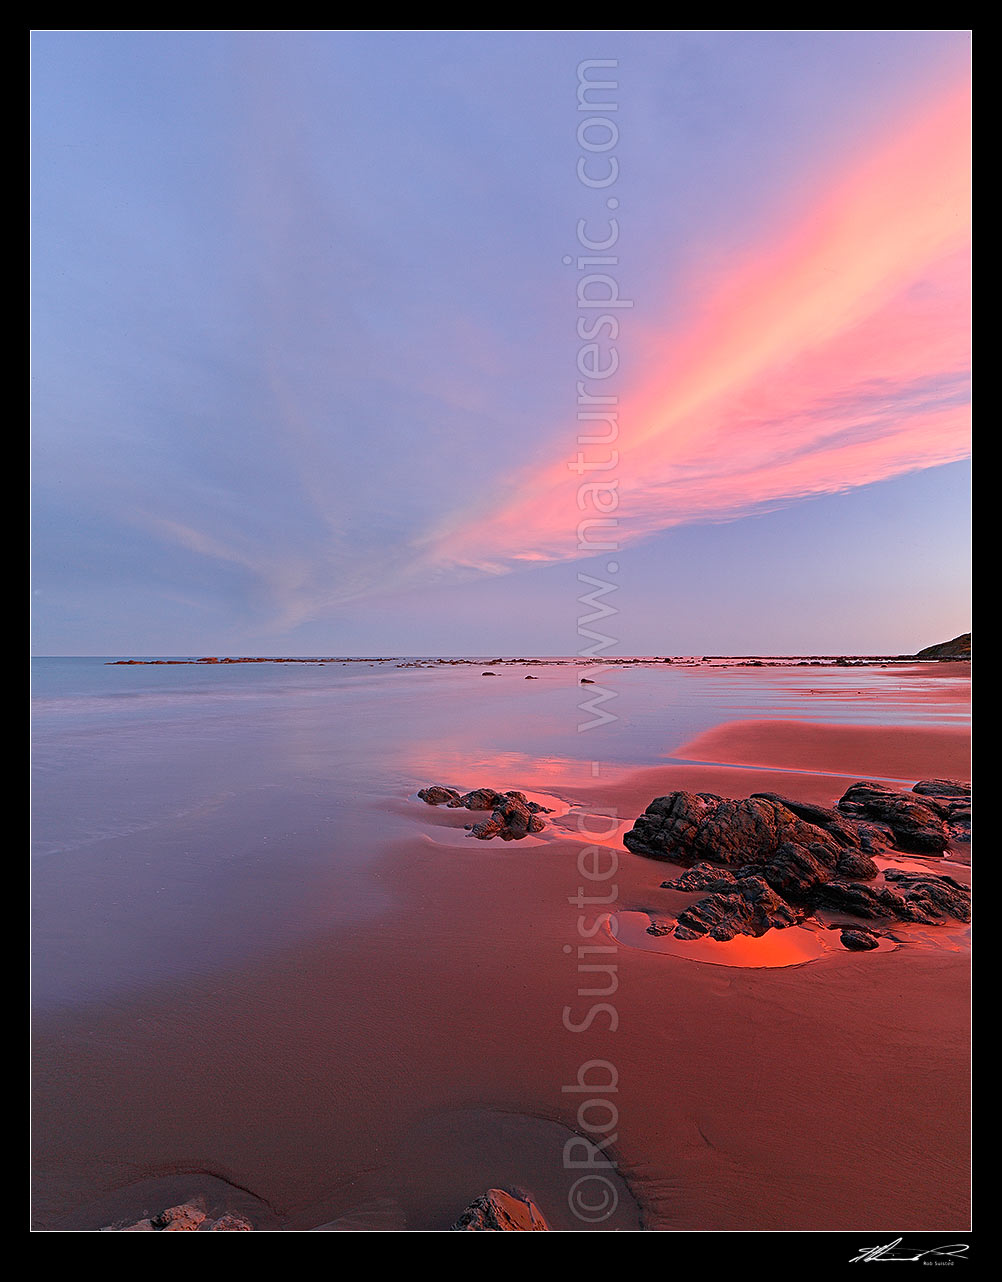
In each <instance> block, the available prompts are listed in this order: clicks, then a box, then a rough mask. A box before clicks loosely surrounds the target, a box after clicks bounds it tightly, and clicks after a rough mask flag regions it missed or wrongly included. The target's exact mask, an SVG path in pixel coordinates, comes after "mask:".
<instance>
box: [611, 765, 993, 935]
mask: <svg viewBox="0 0 1002 1282" xmlns="http://www.w3.org/2000/svg"><path fill="white" fill-rule="evenodd" d="M965 816H966V818H967V820H968V821H969V817H970V788H969V786H968V785H966V784H961V783H958V782H956V781H954V780H924V781H922V782H921V783H919V784H916V786H915V789H914V791H912V792H910V793H901V792H894V791H893V789H890V788H887V787H885V786H884V785H883V784H871V783H867V782H860V783H856V784H853V785H852V787H851V788H849V789H848V791H847V792H846V793H845V795H844V796H843V797H842V799H841V800H840V801H839V803H838V806H837V807H835V808H834V809H831V808H827V807H824V806H815V805H810V804H808V803H803V802H797V801H793V800H790V799H789V798H786V797H781V796H779V795H777V794H775V793H758V794H756V795H754V796H752V797H749V798H747V799H746V800H730V799H728V798H725V797H718V796H717V795H716V794H714V793H691V792H673V793H670V794H669V795H668V796H665V797H657V798H655V800H654V801H652V802H651V804H650V805H649V806H648V807H647V810H646V812H645V813H644V814H643V815H641V816H640V818H639V819H638V820H637V821H636V823H635V824H634V826H633V828H632V829H631V830H630V831H629V832H628V833H627V834H626V835H625V837H624V838H623V841H624V844H625V846H626V848H627V849H628V850H632V851H634V852H635V853H637V854H643V855H648V856H651V857H653V858H655V859H665V860H668V861H670V862H672V863H676V864H681V865H682V866H683V867H685V868H686V871H685V872H684V873H683V874H682V875H681V876H680V877H677V878H675V879H674V880H672V881H666V882H663V883H662V885H663V887H664V888H666V889H670V890H677V891H685V892H689V893H692V892H699V891H708V892H710V894H709V896H708V898H706V899H702V900H700V901H699V902H698V903H696V904H694V905H692V906H691V907H689V908H686V909H685V910H684V911H683V912H682V913H681V914H680V915H679V917H678V920H677V922H676V923H675V925H674V928H672V927H670V926H667V925H666V924H665V923H654V924H652V926H651V927H650V933H651V934H666V933H668V932H669V931H671V933H673V934H674V935H675V936H676V938H678V939H683V940H692V939H699V938H702V937H703V936H709V937H710V938H712V939H717V940H721V941H726V940H730V939H733V938H734V937H735V936H736V935H752V936H760V935H763V934H765V933H766V931H768V930H772V929H774V928H775V929H783V928H785V927H787V926H793V925H796V924H797V923H798V922H800V921H802V920H803V919H804V918H805V917H807V916H810V915H812V914H813V913H814V912H815V911H817V910H818V909H827V910H829V911H832V912H838V913H847V914H849V915H851V916H853V917H860V918H863V919H872V920H887V921H901V922H921V923H923V924H926V925H942V924H944V923H945V922H947V921H962V922H966V921H969V920H970V916H971V909H970V890H969V888H968V887H966V886H964V885H963V884H962V883H961V882H958V881H956V880H955V879H954V878H953V877H948V876H940V875H937V874H935V873H931V872H930V873H926V872H920V873H915V872H904V871H901V870H895V869H889V870H888V871H887V872H886V873H885V874H884V877H883V880H882V882H881V880H880V876H879V870H878V868H877V865H876V864H875V863H874V861H873V860H872V859H871V858H870V853H869V852H871V851H872V852H878V851H881V850H883V851H905V852H909V853H919V854H925V855H926V856H927V857H928V856H938V855H941V854H942V853H943V851H944V850H945V849H946V848H947V847H948V845H949V842H950V839H951V837H954V836H955V834H956V833H957V832H960V831H961V830H962V829H963V821H964V818H965ZM846 946H847V947H849V948H853V947H855V948H857V949H861V950H862V949H866V948H872V947H874V945H872V944H869V943H864V942H862V938H859V939H857V938H855V937H853V938H852V940H851V942H848V943H846Z"/></svg>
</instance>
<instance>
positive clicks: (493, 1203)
mask: <svg viewBox="0 0 1002 1282" xmlns="http://www.w3.org/2000/svg"><path fill="white" fill-rule="evenodd" d="M549 1228H550V1226H549V1225H548V1224H547V1223H546V1220H545V1219H544V1218H543V1213H542V1211H540V1209H539V1207H538V1206H537V1205H536V1204H535V1202H533V1200H532V1199H531V1198H529V1197H524V1198H523V1197H518V1196H516V1195H515V1194H514V1193H506V1192H505V1191H504V1189H488V1190H487V1192H486V1193H485V1194H484V1195H483V1197H478V1198H477V1200H476V1201H475V1202H471V1204H470V1205H469V1206H468V1207H467V1208H466V1210H465V1211H464V1212H463V1214H462V1215H461V1216H460V1217H459V1219H458V1220H457V1221H456V1223H455V1224H454V1225H453V1226H452V1232H453V1233H539V1232H548V1231H549Z"/></svg>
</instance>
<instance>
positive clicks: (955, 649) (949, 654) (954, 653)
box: [915, 632, 971, 659]
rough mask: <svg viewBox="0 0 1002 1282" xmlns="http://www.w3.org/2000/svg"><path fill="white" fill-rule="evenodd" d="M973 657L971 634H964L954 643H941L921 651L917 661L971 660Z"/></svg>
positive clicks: (955, 639) (956, 638)
mask: <svg viewBox="0 0 1002 1282" xmlns="http://www.w3.org/2000/svg"><path fill="white" fill-rule="evenodd" d="M970 657H971V634H970V633H969V632H963V633H961V635H960V636H959V637H954V638H953V640H952V641H941V642H940V643H939V644H938V645H927V646H926V648H925V649H924V650H919V652H918V654H916V655H915V658H916V659H969V658H970Z"/></svg>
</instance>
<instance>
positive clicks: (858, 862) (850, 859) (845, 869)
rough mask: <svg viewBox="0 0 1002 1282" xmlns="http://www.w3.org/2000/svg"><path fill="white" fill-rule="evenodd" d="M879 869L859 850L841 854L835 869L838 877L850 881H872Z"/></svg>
mask: <svg viewBox="0 0 1002 1282" xmlns="http://www.w3.org/2000/svg"><path fill="white" fill-rule="evenodd" d="M879 871H880V870H879V868H878V867H877V865H876V864H875V863H874V862H873V860H872V859H871V858H870V856H869V855H864V854H863V852H862V851H861V850H847V851H846V852H845V854H843V855H842V856H841V857H840V859H839V861H838V864H837V866H836V868H835V872H836V874H837V875H838V876H839V877H842V878H847V879H849V880H850V881H851V880H853V879H855V880H858V881H872V880H873V879H874V877H876V876H877V874H878V873H879Z"/></svg>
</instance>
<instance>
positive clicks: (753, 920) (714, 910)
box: [675, 877, 804, 941]
mask: <svg viewBox="0 0 1002 1282" xmlns="http://www.w3.org/2000/svg"><path fill="white" fill-rule="evenodd" d="M803 915H804V914H803V912H802V911H800V910H798V909H796V908H794V907H793V906H792V905H791V904H788V903H787V902H786V900H785V899H782V898H781V897H780V896H779V895H777V894H776V892H775V891H774V890H773V889H772V887H771V886H769V885H768V884H767V882H766V881H765V880H764V879H763V878H761V877H744V878H742V879H741V880H740V881H738V882H736V883H735V885H734V888H733V889H732V890H728V891H724V892H722V893H721V894H716V895H711V896H710V897H709V898H708V899H701V900H700V901H699V903H698V904H693V906H692V907H691V908H686V909H685V911H684V912H682V913H680V914H679V917H678V923H677V925H676V927H675V938H676V939H700V938H701V937H702V936H703V935H709V936H710V937H711V938H713V939H719V940H722V941H726V940H728V939H733V938H734V937H735V936H736V935H754V936H759V935H764V934H765V933H766V931H767V930H771V929H772V928H773V927H777V928H778V929H783V928H784V927H786V926H795V925H796V924H797V922H798V921H800V920H802V918H803Z"/></svg>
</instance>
